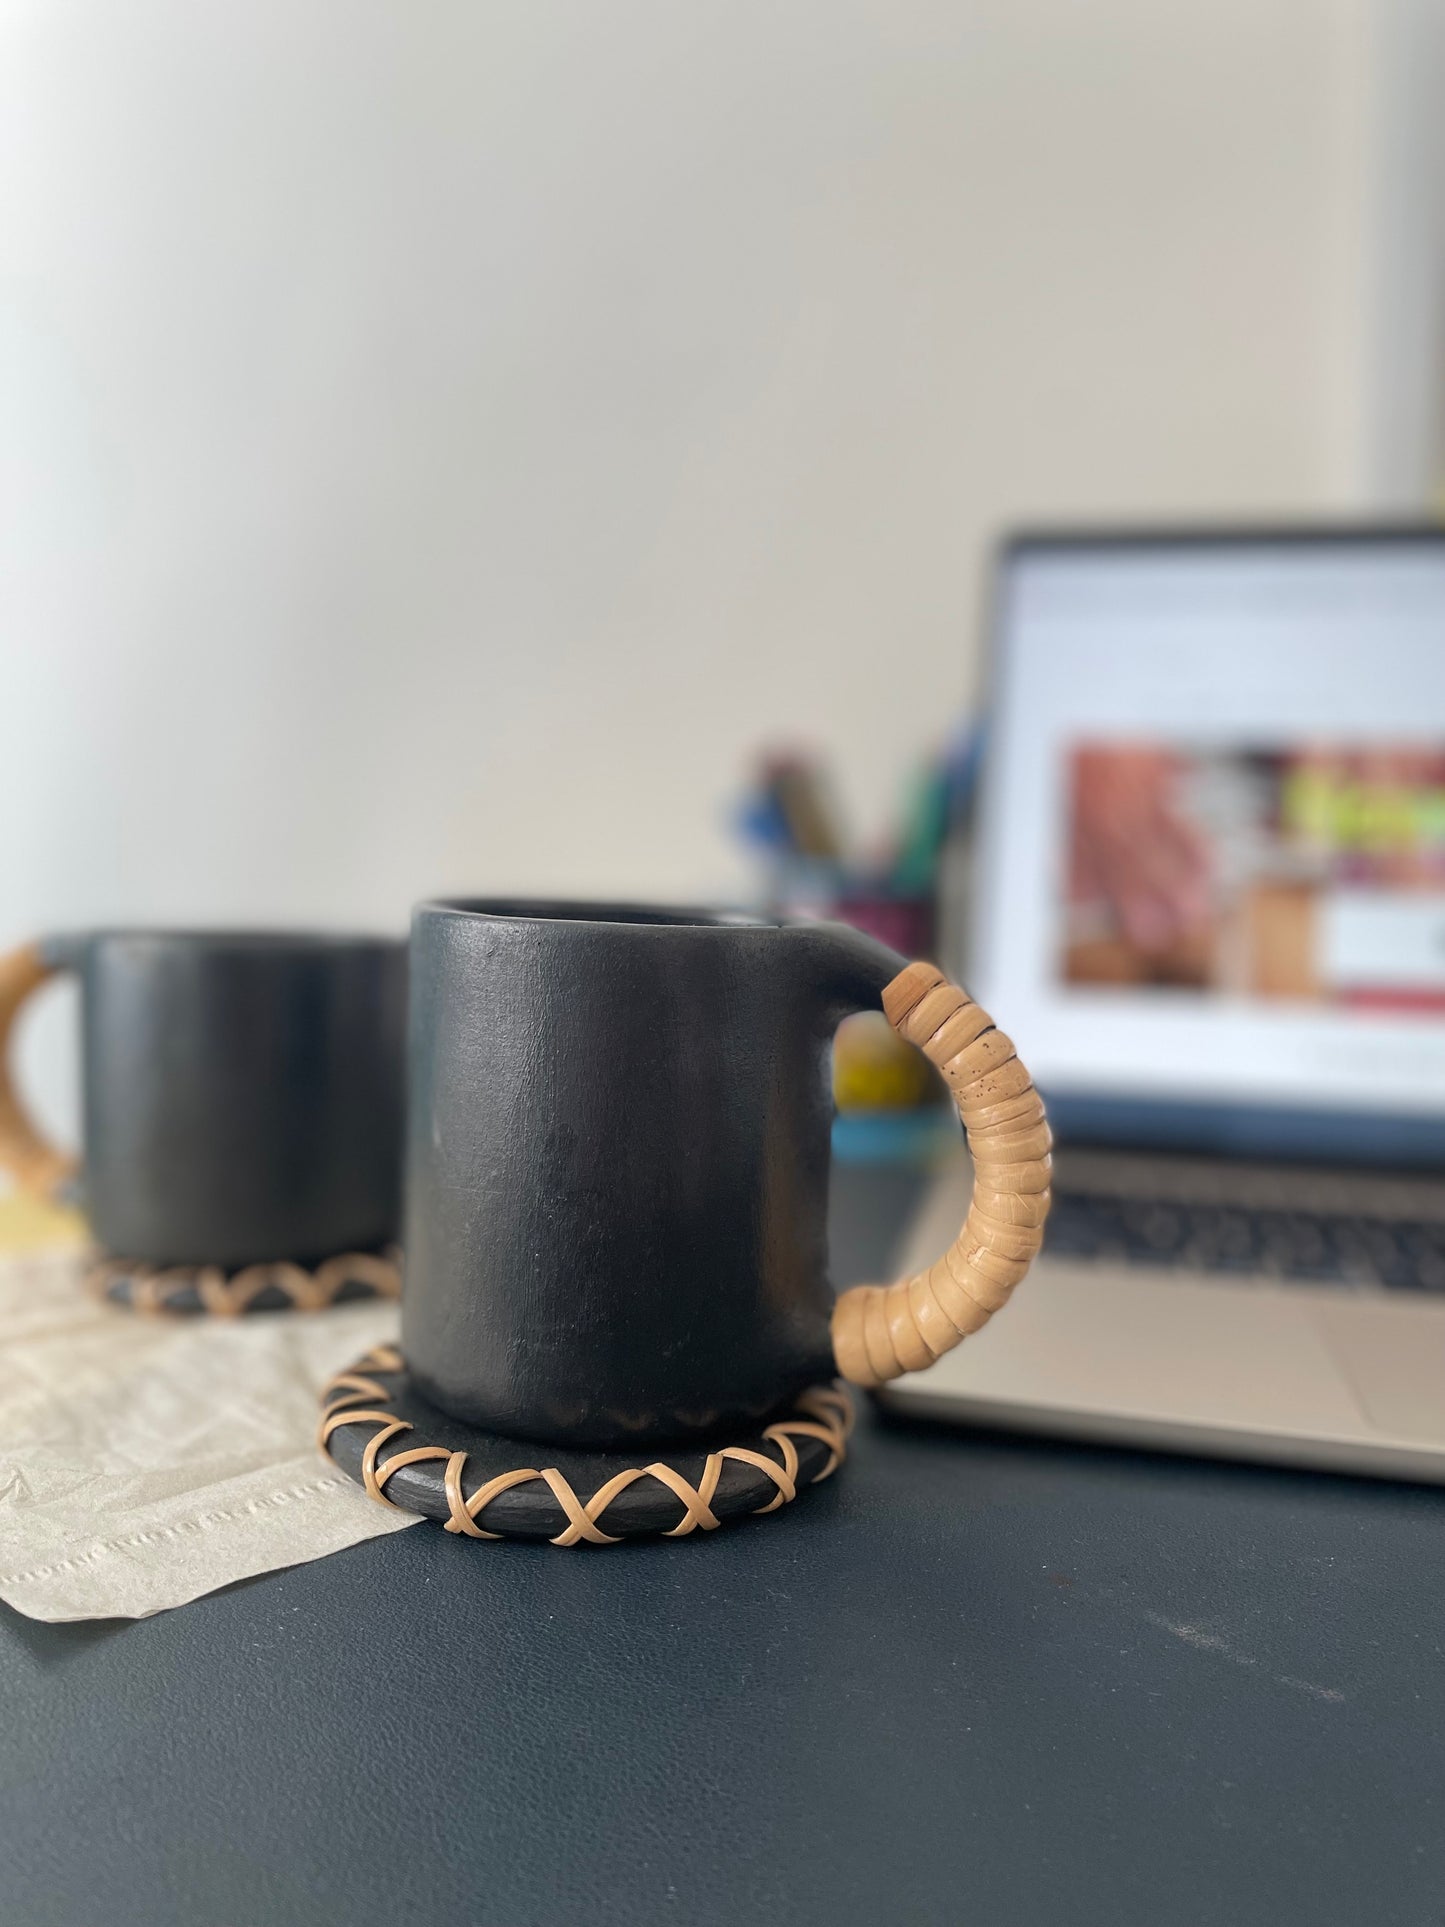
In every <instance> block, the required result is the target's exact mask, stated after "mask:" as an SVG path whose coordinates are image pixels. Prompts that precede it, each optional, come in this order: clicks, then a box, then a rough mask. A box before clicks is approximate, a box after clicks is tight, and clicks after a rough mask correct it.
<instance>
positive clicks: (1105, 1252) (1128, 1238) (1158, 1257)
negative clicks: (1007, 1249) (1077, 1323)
mask: <svg viewBox="0 0 1445 1927" xmlns="http://www.w3.org/2000/svg"><path fill="white" fill-rule="evenodd" d="M1044 1249H1045V1251H1046V1252H1047V1253H1048V1255H1049V1256H1050V1257H1054V1258H1072V1259H1081V1258H1082V1259H1093V1260H1096V1261H1098V1262H1099V1263H1109V1264H1120V1263H1122V1264H1130V1265H1154V1266H1159V1265H1164V1266H1171V1267H1177V1268H1179V1269H1187V1270H1190V1271H1204V1272H1214V1273H1217V1274H1220V1275H1229V1274H1241V1273H1244V1274H1249V1275H1251V1276H1255V1277H1258V1276H1260V1275H1264V1276H1266V1277H1271V1278H1279V1279H1289V1280H1295V1281H1299V1282H1301V1283H1309V1284H1327V1285H1328V1284H1333V1285H1346V1286H1348V1285H1363V1286H1370V1287H1374V1288H1379V1287H1382V1286H1383V1287H1386V1288H1388V1289H1390V1290H1394V1291H1439V1292H1445V1222H1429V1221H1425V1220H1414V1219H1401V1218H1384V1217H1371V1216H1364V1215H1360V1214H1356V1213H1346V1212H1338V1213H1336V1212H1312V1211H1278V1210H1266V1209H1259V1208H1254V1207H1249V1206H1233V1205H1224V1204H1211V1203H1206V1202H1188V1203H1171V1202H1168V1201H1167V1200H1164V1199H1161V1198H1129V1197H1121V1196H1111V1195H1109V1194H1107V1193H1101V1192H1096V1191H1069V1190H1066V1189H1060V1188H1059V1186H1058V1185H1057V1184H1056V1185H1055V1187H1054V1201H1053V1208H1052V1210H1051V1211H1050V1213H1049V1220H1048V1229H1047V1231H1046V1232H1045V1234H1044Z"/></svg>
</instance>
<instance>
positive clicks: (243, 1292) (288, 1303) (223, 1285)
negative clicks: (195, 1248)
mask: <svg viewBox="0 0 1445 1927" xmlns="http://www.w3.org/2000/svg"><path fill="white" fill-rule="evenodd" d="M87 1282H88V1284H89V1285H90V1288H91V1289H92V1291H94V1292H95V1293H96V1294H97V1295H98V1296H99V1297H101V1298H104V1299H106V1300H107V1301H108V1302H109V1303H110V1304H113V1305H121V1306H124V1307H125V1309H126V1310H128V1311H137V1312H152V1313H154V1312H169V1313H177V1314H180V1315H181V1316H186V1315H190V1316H199V1317H211V1318H236V1317H239V1316H240V1315H241V1314H242V1313H244V1312H253V1311H325V1310H326V1309H327V1308H328V1307H329V1306H331V1305H344V1304H350V1303H351V1302H353V1301H354V1300H357V1299H362V1298H400V1296H401V1253H400V1252H399V1251H398V1250H397V1249H396V1248H395V1246H393V1247H392V1248H391V1249H389V1250H387V1251H384V1252H374V1251H345V1252H341V1253H340V1254H339V1255H338V1256H336V1257H334V1258H327V1259H324V1260H323V1261H322V1262H321V1263H320V1264H316V1265H298V1264H291V1263H289V1262H287V1261H286V1260H277V1261H275V1262H274V1263H269V1264H255V1265H242V1266H239V1267H237V1268H235V1269H231V1270H228V1269H227V1268H226V1267H225V1266H224V1265H164V1266H162V1265H147V1264H140V1263H136V1262H135V1261H133V1260H130V1259H125V1258H111V1257H100V1258H97V1259H96V1260H95V1262H94V1263H93V1264H92V1265H91V1267H90V1270H89V1272H88V1273H87Z"/></svg>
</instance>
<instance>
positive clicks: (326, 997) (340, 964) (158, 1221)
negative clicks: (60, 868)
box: [48, 931, 406, 1267]
mask: <svg viewBox="0 0 1445 1927" xmlns="http://www.w3.org/2000/svg"><path fill="white" fill-rule="evenodd" d="M48 948H49V950H50V952H51V953H52V956H53V957H54V959H55V960H56V961H59V962H61V963H63V964H66V965H70V966H72V967H73V968H74V969H75V970H76V971H77V973H78V975H79V978H80V990H81V1067H82V1083H83V1100H82V1110H83V1153H82V1169H81V1194H82V1202H83V1203H84V1206H85V1209H86V1212H87V1215H88V1216H89V1219H90V1222H91V1227H92V1229H93V1231H94V1234H95V1237H96V1240H97V1242H98V1243H99V1244H100V1245H101V1246H102V1247H103V1249H105V1250H106V1251H107V1252H110V1253H113V1254H115V1255H116V1256H118V1257H122V1258H126V1259H133V1260H137V1261H141V1262H145V1263H149V1264H154V1265H183V1264H209V1265H220V1266H227V1267H229V1266H240V1265H246V1264H251V1263H257V1262H261V1261H266V1260H275V1259H290V1260H293V1261H295V1262H297V1263H299V1264H310V1263H314V1262H316V1261H318V1260H320V1259H323V1258H326V1257H330V1256H333V1255H335V1254H337V1253H339V1252H345V1251H367V1250H374V1249H377V1248H379V1247H381V1246H383V1245H386V1244H388V1243H390V1242H392V1241H393V1240H394V1239H395V1238H396V1235H397V1231H398V1227H399V1220H400V1190H401V1155H402V1104H403V1101H404V1083H405V1073H404V1049H405V1010H406V948H405V945H404V944H402V943H399V942H389V941H386V940H384V939H380V938H349V937H331V936H323V935H315V936H311V935H299V934H295V935H293V934H281V935H270V934H262V933H249V932H248V933H235V934H231V933H226V934H222V933H194V934H192V933H178V932H170V931H151V932H101V933H98V934H96V935H93V936H88V937H83V938H79V939H57V940H56V941H55V942H54V943H52V944H51V945H50V946H48Z"/></svg>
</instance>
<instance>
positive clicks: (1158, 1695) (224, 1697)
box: [0, 1174, 1445, 1927]
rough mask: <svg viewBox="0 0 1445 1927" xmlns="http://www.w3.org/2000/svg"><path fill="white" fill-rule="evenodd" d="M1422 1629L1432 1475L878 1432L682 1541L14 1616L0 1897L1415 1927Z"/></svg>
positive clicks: (1439, 1504)
mask: <svg viewBox="0 0 1445 1927" xmlns="http://www.w3.org/2000/svg"><path fill="white" fill-rule="evenodd" d="M850 1198H851V1199H852V1200H853V1202H854V1205H855V1206H856V1205H857V1203H858V1201H859V1199H860V1198H861V1199H862V1200H863V1201H864V1202H865V1203H867V1201H868V1190H867V1186H866V1184H864V1183H862V1182H860V1181H859V1180H857V1179H854V1178H851V1177H850V1176H848V1174H844V1176H843V1178H842V1180H841V1181H840V1202H846V1200H848V1199H850ZM875 1202H876V1200H875ZM844 1215H845V1216H846V1215H847V1213H846V1210H845V1212H844ZM855 1215H856V1212H855ZM844 1229H845V1237H844V1244H845V1245H846V1247H847V1250H848V1252H849V1253H851V1254H852V1255H853V1257H854V1258H855V1259H866V1260H868V1261H869V1262H870V1263H871V1260H872V1254H871V1253H869V1252H867V1251H865V1249H864V1247H865V1245H866V1243H867V1242H868V1240H867V1239H866V1238H864V1237H863V1236H862V1235H861V1233H862V1230H863V1229H864V1225H863V1224H862V1223H855V1225H854V1226H853V1230H852V1234H851V1236H850V1235H847V1227H846V1226H845V1227H844ZM861 1268H862V1266H861V1264H860V1263H854V1264H852V1265H840V1270H842V1271H845V1272H850V1273H851V1272H853V1271H856V1270H858V1269H861ZM1442 1633H1445V1493H1442V1492H1439V1491H1432V1490H1426V1489H1416V1488H1410V1487H1405V1486H1393V1485H1381V1484H1372V1483H1366V1482H1364V1481H1360V1482H1353V1481H1349V1480H1344V1479H1333V1478H1326V1477H1320V1476H1307V1475H1303V1474H1286V1473H1281V1472H1272V1471H1271V1472H1266V1471H1254V1470H1251V1469H1248V1468H1242V1467H1230V1466H1221V1465H1206V1464H1197V1463H1193V1462H1183V1461H1170V1460H1167V1459H1150V1458H1145V1457H1140V1456H1135V1455H1133V1454H1125V1453H1117V1454H1115V1453H1107V1452H1101V1451H1080V1450H1073V1449H1069V1448H1066V1447H1060V1446H1052V1445H1035V1444H1030V1443H1021V1442H1010V1441H1004V1440H999V1439H991V1438H986V1437H967V1436H960V1435H957V1434H947V1433H933V1432H928V1431H923V1430H917V1431H915V1430H900V1429H892V1428H884V1427H882V1426H880V1425H878V1424H877V1423H871V1422H868V1421H866V1420H865V1422H864V1423H863V1424H862V1425H861V1426H860V1429H859V1435H858V1437H857V1439H856V1442H855V1447H854V1452H853V1456H852V1458H851V1460H850V1462H849V1465H848V1466H847V1468H846V1469H845V1471H844V1472H843V1474H841V1475H840V1476H839V1477H838V1478H837V1479H835V1480H834V1481H833V1482H832V1483H831V1484H830V1485H828V1486H824V1487H821V1488H819V1489H818V1491H816V1492H814V1493H812V1494H810V1495H808V1496H807V1497H805V1498H803V1499H801V1500H800V1501H799V1503H798V1504H797V1506H796V1508H794V1509H793V1510H791V1511H790V1512H789V1513H787V1514H785V1515H783V1516H781V1517H779V1518H774V1519H770V1520H766V1521H758V1522H757V1524H756V1525H755V1526H748V1527H739V1528H737V1529H735V1530H732V1531H723V1532H719V1533H717V1534H714V1535H711V1536H709V1537H708V1538H707V1539H702V1538H701V1537H697V1538H694V1539H691V1540H688V1541H686V1542H683V1543H680V1544H675V1545H668V1544H658V1545H646V1546H635V1547H629V1548H618V1549H617V1550H616V1551H599V1552H596V1553H592V1552H587V1551H583V1550H579V1551H576V1552H568V1553H560V1552H556V1551H554V1550H552V1549H551V1548H548V1547H530V1546H524V1545H494V1546H485V1545H472V1544H466V1543H463V1542H461V1541H458V1540H455V1539H452V1538H451V1537H449V1536H448V1535H446V1534H444V1533H442V1532H440V1531H437V1530H435V1529H433V1528H431V1527H429V1526H418V1527H415V1528H414V1529H412V1530H411V1531H409V1532H403V1533H399V1534H396V1535H394V1536H392V1537H390V1538H385V1539H379V1540H374V1541H372V1542H371V1543H370V1544H367V1545H364V1546H359V1547H357V1548H355V1549H354V1550H353V1551H351V1552H346V1553H342V1554H340V1555H338V1556H336V1557H334V1558H330V1559H323V1560H320V1561H319V1562H317V1563H316V1564H315V1565H312V1566H308V1567H303V1568H299V1569H297V1570H295V1571H291V1572H284V1573H278V1574H275V1575H273V1576H271V1577H269V1578H266V1579H262V1580H257V1581H254V1582H252V1583H249V1584H246V1585H243V1586H238V1587H234V1588H232V1589H231V1590H230V1591H228V1592H226V1593H223V1594H219V1595H217V1596H215V1597H212V1598H209V1599H205V1600H201V1601H200V1602H198V1603H197V1604H195V1605H192V1606H186V1607H183V1608H182V1609H181V1610H180V1611H178V1612H174V1613H166V1614H162V1615H161V1616H160V1617H159V1618H156V1619H152V1620H149V1621H146V1622H143V1623H141V1624H137V1625H129V1624H116V1623H110V1624H104V1625H97V1626H91V1627H45V1626H38V1625H35V1624H33V1623H31V1622H30V1621H27V1620H24V1619H21V1618H19V1617H18V1616H17V1615H15V1614H13V1613H9V1612H6V1613H5V1614H4V1617H3V1622H0V1693H3V1701H0V1704H3V1726H0V1827H3V1834H0V1838H3V1848H0V1921H3V1922H4V1923H5V1927H49V1924H50V1923H55V1924H56V1927H132V1923H133V1924H134V1927H172V1924H173V1923H186V1924H187V1927H197V1924H199V1927H262V1924H263V1923H264V1927H306V1924H307V1923H312V1922H326V1923H333V1922H334V1923H337V1927H358V1924H360V1927H365V1924H367V1923H377V1924H378V1927H412V1923H416V1927H482V1924H483V1923H497V1924H498V1927H532V1924H533V1923H539V1924H540V1923H566V1924H568V1927H570V1923H574V1922H576V1923H586V1927H603V1924H607V1923H618V1927H624V1924H625V1927H651V1923H653V1922H658V1923H663V1922H667V1923H672V1922H682V1923H705V1924H706V1927H714V1923H728V1927H734V1924H735V1923H739V1924H748V1923H752V1922H762V1921H768V1922H788V1923H794V1924H795V1927H815V1924H816V1927H852V1923H855V1922H882V1923H888V1924H889V1927H892V1923H898V1922H909V1923H913V1922H918V1923H934V1922H938V1923H947V1924H948V1927H954V1924H955V1923H958V1922H963V1921H970V1920H977V1921H979V1922H986V1923H988V1927H1013V1923H1028V1927H1035V1924H1036V1923H1043V1922H1067V1923H1069V1924H1070V1927H1075V1924H1076V1923H1085V1922H1095V1921H1097V1922H1101V1923H1103V1922H1107V1923H1109V1927H1121V1924H1122V1923H1135V1922H1138V1923H1147V1927H1176V1924H1184V1923H1204V1922H1210V1923H1213V1922H1218V1923H1220V1924H1221V1927H1251V1924H1252V1923H1255V1922H1259V1923H1268V1924H1269V1927H1288V1924H1289V1923H1295V1922H1298V1923H1301V1927H1333V1924H1334V1923H1342V1924H1343V1923H1350V1927H1358V1923H1361V1922H1364V1921H1368V1922H1370V1923H1372V1924H1373V1923H1380V1924H1381V1927H1394V1924H1395V1923H1409V1927H1415V1924H1416V1923H1418V1927H1440V1923H1441V1922H1442V1920H1445V1664H1442V1654H1441V1642H1442Z"/></svg>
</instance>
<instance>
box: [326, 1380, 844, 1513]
mask: <svg viewBox="0 0 1445 1927" xmlns="http://www.w3.org/2000/svg"><path fill="white" fill-rule="evenodd" d="M321 1405H322V1412H321V1421H320V1425H319V1428H318V1432H317V1442H318V1444H319V1445H320V1447H321V1450H322V1451H323V1452H324V1453H325V1454H326V1456H327V1457H328V1458H330V1459H331V1460H332V1461H333V1463H334V1464H336V1465H337V1466H339V1467H340V1469H341V1470H342V1471H343V1472H345V1473H346V1474H347V1475H348V1476H349V1477H351V1478H353V1479H355V1480H356V1482H357V1483H358V1484H359V1485H361V1486H362V1487H363V1489H364V1490H365V1491H366V1492H367V1494H368V1496H369V1497H371V1498H372V1499H374V1500H376V1501H377V1502H378V1503H379V1504H382V1505H386V1506H393V1505H395V1506H398V1508H399V1509H402V1510H408V1511H417V1512H421V1513H422V1514H423V1515H424V1516H425V1517H427V1518H431V1519H436V1520H438V1521H439V1522H440V1523H441V1524H442V1525H443V1527H444V1529H445V1530H446V1531H448V1532H451V1533H455V1534H458V1535H460V1536H464V1537H466V1538H471V1539H532V1540H539V1539H540V1540H546V1541H547V1542H548V1543H550V1544H552V1545H555V1546H577V1545H615V1544H617V1543H618V1542H619V1541H621V1540H624V1539H634V1538H642V1537H649V1536H661V1537H663V1538H672V1539H681V1538H687V1537H689V1536H690V1535H691V1534H693V1533H695V1532H698V1531H702V1532H712V1531H713V1530H715V1529H716V1528H717V1527H718V1526H720V1525H722V1524H724V1523H726V1522H727V1521H728V1520H732V1519H738V1518H742V1517H746V1516H748V1515H759V1514H766V1513H773V1512H777V1511H779V1510H780V1509H781V1508H782V1507H784V1506H786V1505H788V1504H790V1503H791V1502H792V1501H793V1500H794V1499H795V1498H797V1497H798V1496H799V1493H800V1492H801V1491H803V1490H806V1489H807V1488H808V1487H810V1486H813V1485H817V1484H820V1483H821V1482H822V1481H823V1480H824V1479H826V1478H829V1477H830V1476H831V1475H832V1473H833V1472H834V1471H836V1470H837V1468H838V1466H839V1465H841V1464H842V1462H843V1459H844V1457H845V1456H846V1452H847V1441H848V1435H849V1432H850V1431H851V1430H852V1424H853V1407H852V1401H851V1399H850V1398H849V1396H848V1394H847V1392H846V1391H845V1390H844V1389H843V1387H842V1386H840V1385H837V1384H834V1385H827V1386H814V1387H812V1388H811V1389H810V1390H808V1391H806V1392H803V1393H801V1394H800V1395H799V1397H798V1399H797V1401H796V1402H795V1405H794V1408H793V1410H792V1411H791V1412H789V1413H787V1414H786V1415H785V1416H783V1417H782V1418H779V1419H777V1420H775V1421H774V1422H773V1423H772V1424H771V1425H768V1426H765V1427H762V1428H760V1429H759V1430H758V1431H757V1432H756V1433H755V1434H752V1435H750V1436H748V1437H747V1438H745V1439H744V1440H742V1441H740V1442H739V1443H737V1444H735V1445H726V1446H721V1447H709V1446H700V1447H695V1448H689V1447H686V1446H683V1447H679V1448H670V1449H667V1450H666V1451H665V1453H660V1454H659V1456H657V1457H655V1458H653V1459H650V1460H649V1461H647V1462H646V1463H645V1464H644V1463H641V1462H640V1456H639V1454H637V1453H630V1454H629V1453H626V1452H617V1453H598V1452H575V1451H568V1450H566V1449H563V1448H559V1447H556V1446H547V1445H538V1444H529V1443H528V1442H527V1441H524V1440H518V1439H512V1438H505V1437H502V1436H501V1435H500V1434H497V1433H488V1432H483V1431H482V1430H480V1428H476V1427H469V1426H459V1425H458V1424H457V1422H456V1421H454V1420H449V1419H447V1418H446V1417H445V1415H444V1414H442V1413H439V1412H436V1411H435V1409H434V1408H432V1407H429V1406H427V1404H426V1402H425V1401H424V1400H422V1399H421V1398H420V1397H419V1395H418V1394H417V1393H415V1391H414V1390H413V1389H412V1388H411V1387H410V1384H409V1380H408V1377H407V1373H406V1367H405V1362H404V1360H403V1358H402V1355H401V1353H400V1352H399V1351H397V1350H396V1349H395V1348H394V1347H392V1346H380V1347H377V1348H376V1349H374V1350H372V1351H370V1352H368V1353H367V1354H366V1355H365V1356H364V1357H363V1358H361V1359H359V1360H358V1361H357V1362H356V1364H355V1365H353V1366H351V1367H350V1368H348V1369H347V1370H346V1371H342V1372H338V1373H337V1374H336V1375H335V1376H334V1377H333V1378H332V1379H331V1380H330V1381H329V1383H328V1384H327V1385H326V1386H325V1387H324V1389H323V1391H322V1395H321ZM428 1432H430V1433H431V1435H432V1439H433V1440H436V1439H438V1438H441V1439H446V1438H450V1440H451V1443H436V1442H427V1434H428ZM463 1439H464V1440H465V1441H466V1443H465V1444H459V1443H458V1442H457V1441H458V1440H463Z"/></svg>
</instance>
